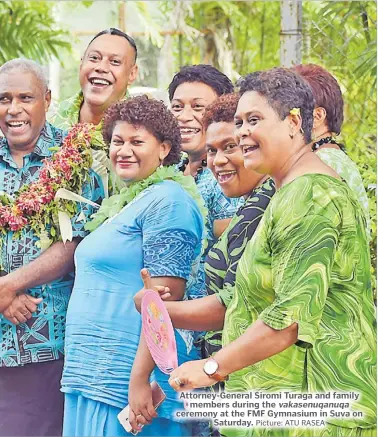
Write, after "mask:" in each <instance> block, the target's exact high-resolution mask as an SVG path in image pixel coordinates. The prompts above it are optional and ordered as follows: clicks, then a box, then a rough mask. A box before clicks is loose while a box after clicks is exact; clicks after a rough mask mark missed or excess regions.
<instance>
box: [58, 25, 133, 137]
mask: <svg viewBox="0 0 378 437" xmlns="http://www.w3.org/2000/svg"><path fill="white" fill-rule="evenodd" d="M136 59H137V47H136V45H135V42H134V40H133V39H132V38H131V37H130V36H129V35H127V34H126V33H124V32H122V31H120V30H118V29H115V28H110V29H107V30H103V31H101V32H99V33H98V34H97V35H95V36H94V38H93V39H92V40H91V42H90V43H89V45H88V47H87V49H86V50H85V53H84V55H83V57H82V59H81V63H80V71H79V81H80V87H81V91H80V92H79V93H78V94H77V95H75V96H74V97H72V98H71V99H69V100H67V101H65V102H62V104H61V105H60V108H59V110H58V115H57V117H56V119H55V120H54V124H55V125H56V126H59V127H62V128H66V129H68V128H70V127H72V126H73V125H74V124H76V123H79V122H81V123H93V124H95V125H102V123H101V121H102V119H103V117H104V113H105V111H106V110H107V109H108V108H109V106H110V105H111V104H112V103H114V102H117V101H118V100H122V99H123V98H124V97H125V96H126V94H127V88H128V86H129V85H131V84H132V83H133V82H134V80H135V79H136V77H137V74H138V66H137V64H136ZM99 127H100V126H99Z"/></svg>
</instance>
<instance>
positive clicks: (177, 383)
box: [173, 377, 183, 387]
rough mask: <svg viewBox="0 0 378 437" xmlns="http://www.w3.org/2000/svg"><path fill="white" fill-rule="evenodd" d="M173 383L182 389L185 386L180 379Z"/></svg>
mask: <svg viewBox="0 0 378 437" xmlns="http://www.w3.org/2000/svg"><path fill="white" fill-rule="evenodd" d="M173 381H174V383H175V384H176V385H177V386H179V387H181V386H182V385H183V383H182V381H181V379H180V378H178V377H177V378H175V379H174V380H173Z"/></svg>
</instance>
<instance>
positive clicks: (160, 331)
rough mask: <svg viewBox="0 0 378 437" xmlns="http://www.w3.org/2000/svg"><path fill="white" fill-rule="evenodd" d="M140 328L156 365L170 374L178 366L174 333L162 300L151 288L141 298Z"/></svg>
mask: <svg viewBox="0 0 378 437" xmlns="http://www.w3.org/2000/svg"><path fill="white" fill-rule="evenodd" d="M142 329H143V334H144V338H145V339H146V343H147V346H148V349H149V350H150V353H151V356H152V358H153V359H154V361H155V363H156V365H157V366H158V367H159V369H160V370H161V371H162V372H164V373H166V374H170V373H171V372H172V371H173V369H175V368H176V367H177V366H178V360H177V347H176V339H175V333H174V330H173V326H172V322H171V318H170V317H169V314H168V311H167V309H166V307H165V305H164V303H163V301H162V300H161V298H160V296H159V294H158V293H157V292H156V291H153V290H147V291H146V292H145V294H144V296H143V299H142Z"/></svg>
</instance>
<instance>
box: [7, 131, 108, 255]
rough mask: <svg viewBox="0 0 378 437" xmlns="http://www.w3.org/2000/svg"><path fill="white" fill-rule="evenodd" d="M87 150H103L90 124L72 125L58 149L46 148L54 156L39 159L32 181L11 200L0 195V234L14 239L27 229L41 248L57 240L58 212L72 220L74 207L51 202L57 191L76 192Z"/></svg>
mask: <svg viewBox="0 0 378 437" xmlns="http://www.w3.org/2000/svg"><path fill="white" fill-rule="evenodd" d="M91 149H94V150H103V149H104V143H103V141H102V137H101V132H98V131H96V128H95V126H94V125H92V124H77V125H75V126H74V127H73V128H72V129H71V131H70V132H69V134H68V135H67V136H66V137H65V139H64V141H63V144H62V146H61V147H59V146H55V147H51V148H50V150H52V151H54V152H55V153H54V155H53V156H52V157H51V158H46V159H44V160H43V166H42V168H41V170H40V173H39V177H38V179H37V180H36V181H34V182H32V183H31V184H28V185H24V186H23V187H22V188H21V189H20V190H19V191H18V192H17V193H16V194H17V196H16V198H14V199H13V198H11V197H10V196H8V195H7V194H6V193H1V194H0V232H1V233H2V234H3V235H4V234H6V233H7V232H9V231H13V232H14V237H15V238H19V237H20V235H21V231H22V230H23V229H24V228H25V227H27V226H28V227H30V228H31V230H32V231H34V233H35V234H36V235H37V236H38V237H39V238H40V239H41V241H42V240H44V245H45V247H46V245H47V246H48V245H49V244H51V243H53V242H56V241H58V240H59V239H60V231H59V226H58V212H59V211H64V212H66V213H67V214H68V215H69V217H73V216H74V214H75V212H76V208H75V203H74V202H73V201H70V200H65V199H55V194H56V192H57V191H58V190H59V189H60V188H65V189H67V190H69V191H73V192H74V193H80V191H81V188H82V186H83V183H84V182H85V180H86V179H87V177H88V171H89V169H90V168H91V166H92V153H91ZM47 240H48V241H47Z"/></svg>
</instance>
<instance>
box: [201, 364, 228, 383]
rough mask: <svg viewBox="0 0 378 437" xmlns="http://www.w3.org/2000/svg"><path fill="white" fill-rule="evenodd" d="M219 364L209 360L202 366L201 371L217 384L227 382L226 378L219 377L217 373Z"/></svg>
mask: <svg viewBox="0 0 378 437" xmlns="http://www.w3.org/2000/svg"><path fill="white" fill-rule="evenodd" d="M218 368H219V364H218V363H217V362H216V361H215V360H214V358H209V359H208V360H207V361H206V363H205V364H204V366H203V371H204V372H205V373H206V375H207V376H208V377H209V378H213V379H215V380H216V381H218V382H222V381H227V379H228V376H221V375H220V374H219V373H218Z"/></svg>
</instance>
